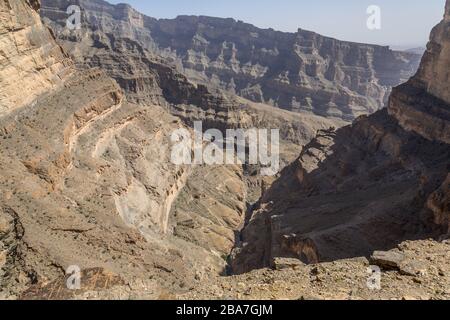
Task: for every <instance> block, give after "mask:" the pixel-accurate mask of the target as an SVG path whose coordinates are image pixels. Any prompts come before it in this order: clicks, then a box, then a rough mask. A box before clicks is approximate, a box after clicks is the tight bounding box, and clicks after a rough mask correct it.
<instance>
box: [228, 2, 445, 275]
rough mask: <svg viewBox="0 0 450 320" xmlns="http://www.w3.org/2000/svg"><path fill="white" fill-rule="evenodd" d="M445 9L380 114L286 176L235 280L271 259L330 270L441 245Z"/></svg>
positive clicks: (246, 246)
mask: <svg viewBox="0 0 450 320" xmlns="http://www.w3.org/2000/svg"><path fill="white" fill-rule="evenodd" d="M449 7H450V1H449V0H447V2H446V14H445V17H444V20H443V21H442V22H441V23H440V24H439V25H438V26H437V27H436V28H435V29H434V30H433V32H432V36H431V41H430V43H429V45H428V49H427V52H426V53H425V56H424V58H423V60H422V63H421V66H420V69H419V72H418V73H417V75H416V76H415V77H413V78H412V79H411V80H410V81H409V82H407V83H406V84H404V85H401V86H399V87H397V88H395V89H394V90H393V93H392V95H391V97H390V102H389V107H388V109H387V110H381V111H379V112H377V113H375V114H373V115H371V116H368V117H362V118H360V119H358V120H357V121H355V122H354V123H353V124H352V125H351V126H348V127H344V128H342V129H339V130H337V131H336V132H335V131H332V130H328V131H322V132H320V133H319V134H318V136H317V137H316V138H315V139H313V140H312V141H311V143H310V144H308V145H307V146H306V147H305V148H304V149H303V151H302V152H301V155H300V157H299V158H298V159H297V160H296V161H295V162H293V163H292V164H291V165H290V166H288V167H286V168H285V169H284V170H283V172H282V174H281V177H280V178H279V179H278V180H277V181H275V183H274V184H273V185H272V187H271V188H270V189H269V191H268V192H267V193H266V194H265V195H264V196H263V197H262V199H261V200H260V204H259V207H258V208H257V210H255V211H254V212H253V215H252V217H251V219H250V221H249V223H248V225H247V226H246V227H245V228H244V230H243V233H242V245H240V246H239V247H238V248H236V249H235V250H234V254H233V261H232V265H233V270H234V272H236V273H242V272H246V271H249V270H251V269H255V268H261V267H264V266H270V265H271V264H273V262H274V259H276V258H277V257H288V258H296V259H299V260H301V261H303V262H304V263H317V262H324V261H335V260H339V259H345V258H352V257H358V256H369V255H370V254H371V253H372V252H373V251H374V250H387V249H392V248H394V247H395V246H396V245H397V244H398V243H400V242H401V241H403V240H412V239H421V238H428V237H437V238H439V237H440V236H442V235H443V234H444V235H445V234H447V235H448V233H449V231H450V229H449V220H450V211H449V192H448V191H449V185H448V183H449V179H448V175H449V167H448V159H450V145H449V141H448V130H449V127H450V124H449V122H448V112H449V110H450V103H449V100H448V97H447V93H448V90H447V87H448V83H449V81H448V80H449V79H448V74H449V66H450V65H449V64H448V63H447V62H448V57H449V53H448V51H447V48H448V46H449V44H450V38H449V37H448V35H449V33H448V30H449V28H450V26H449V23H450V21H449V19H448V16H449V11H448V10H449ZM436 79H438V81H435V80H436Z"/></svg>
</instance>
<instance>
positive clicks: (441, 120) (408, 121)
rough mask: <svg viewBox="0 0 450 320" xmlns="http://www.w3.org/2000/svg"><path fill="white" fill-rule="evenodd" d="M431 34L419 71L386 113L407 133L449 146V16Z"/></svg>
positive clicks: (393, 98) (396, 92)
mask: <svg viewBox="0 0 450 320" xmlns="http://www.w3.org/2000/svg"><path fill="white" fill-rule="evenodd" d="M449 10H450V8H449V5H448V2H447V7H446V12H445V17H444V20H443V21H442V22H441V23H440V24H439V25H437V26H436V27H435V28H434V29H433V31H432V32H431V37H430V38H431V40H430V42H429V43H428V46H427V50H426V52H425V54H424V57H423V59H422V63H421V65H420V68H419V71H418V73H417V74H416V76H415V77H413V78H412V79H411V80H410V81H408V82H407V83H406V84H404V85H402V86H399V87H398V88H396V89H395V90H394V92H393V94H392V96H391V98H390V99H391V100H390V103H389V113H390V114H391V115H393V116H394V117H395V118H396V119H397V120H398V121H399V122H400V125H401V126H402V127H403V128H405V129H406V130H410V131H414V132H416V133H418V134H420V135H422V136H424V137H425V138H427V139H430V140H440V141H442V142H445V143H450V109H449V107H448V104H449V103H450V70H449V67H448V66H449V65H450V13H449Z"/></svg>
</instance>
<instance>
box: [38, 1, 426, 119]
mask: <svg viewBox="0 0 450 320" xmlns="http://www.w3.org/2000/svg"><path fill="white" fill-rule="evenodd" d="M43 3H44V9H43V11H42V13H43V16H44V17H46V18H49V20H51V21H59V25H60V26H63V25H64V24H65V22H64V21H65V20H66V19H67V14H66V13H65V11H66V8H67V6H68V1H61V0H44V1H43ZM70 3H74V4H78V5H79V6H80V7H81V8H82V12H83V24H84V25H90V26H95V29H94V30H95V32H94V34H96V37H95V38H94V39H91V40H89V41H94V42H97V41H98V42H100V43H102V42H104V41H112V39H111V37H106V38H104V37H103V36H102V34H101V32H103V33H105V34H109V35H124V36H125V37H126V38H128V39H130V41H128V42H127V45H131V46H134V44H133V42H137V43H139V44H141V45H142V46H143V48H144V49H146V50H148V51H150V52H152V53H153V54H155V55H158V56H161V57H164V58H165V59H167V60H169V61H171V62H172V64H173V65H175V66H177V67H178V70H179V71H181V72H183V73H184V74H185V75H187V76H188V77H189V78H190V79H191V80H193V81H195V82H198V83H204V84H208V85H209V86H211V87H218V88H221V89H224V90H228V91H229V92H231V93H237V94H238V95H240V96H242V97H244V98H246V99H249V100H252V101H254V102H258V103H265V104H269V105H272V106H276V107H279V108H282V109H287V110H291V111H295V112H313V113H315V114H318V115H322V116H329V117H330V116H331V117H339V118H341V119H344V120H346V121H351V120H353V119H355V118H356V117H357V116H359V115H362V114H368V113H373V112H375V111H376V110H378V109H380V108H381V107H383V106H384V105H385V103H386V101H387V98H388V96H389V93H390V89H391V87H392V86H396V85H398V84H400V83H402V82H403V81H406V80H407V79H408V78H409V77H410V76H411V75H413V73H414V72H415V71H416V69H417V66H418V63H419V60H420V55H417V54H413V53H402V52H395V51H392V50H390V49H389V48H388V47H382V46H374V45H366V44H358V43H351V42H345V41H339V40H336V39H332V38H327V37H323V36H321V35H319V34H316V33H314V32H310V31H306V30H299V31H298V32H297V33H283V32H278V31H274V30H271V29H268V30H263V29H259V28H257V27H254V26H252V25H250V24H246V23H244V22H241V21H235V20H233V19H221V18H211V17H195V16H180V17H178V18H176V19H172V20H170V19H161V20H157V19H154V18H150V17H147V16H145V15H142V14H141V13H139V12H137V11H135V10H134V9H133V8H131V7H130V6H128V5H124V4H120V5H116V6H114V5H110V4H108V3H106V2H104V1H101V0H95V1H84V0H77V1H71V2H70ZM55 29H56V30H57V31H56V33H57V34H58V37H62V38H71V37H69V36H67V34H66V35H64V31H62V30H61V28H59V29H58V28H55ZM77 37H78V39H81V40H85V36H84V35H83V31H80V33H79V35H77ZM71 40H73V37H72V39H71ZM117 46H118V47H123V45H122V44H117ZM106 63H107V62H106ZM139 74H141V75H142V76H141V77H139V78H137V79H136V80H135V81H133V82H129V80H130V79H127V78H124V79H122V81H123V82H129V83H128V84H127V85H128V86H130V87H133V88H135V89H136V90H140V89H141V86H142V85H143V84H145V83H146V82H148V79H146V76H145V75H144V73H139ZM119 83H120V81H119Z"/></svg>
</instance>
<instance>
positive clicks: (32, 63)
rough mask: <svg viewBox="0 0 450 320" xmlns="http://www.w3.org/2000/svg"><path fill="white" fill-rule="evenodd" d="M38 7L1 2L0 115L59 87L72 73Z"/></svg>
mask: <svg viewBox="0 0 450 320" xmlns="http://www.w3.org/2000/svg"><path fill="white" fill-rule="evenodd" d="M38 8H39V2H38V1H21V0H2V1H0V52H1V56H0V74H1V77H0V115H3V114H6V113H8V112H10V111H11V110H14V109H16V108H19V107H21V106H23V105H26V104H28V103H31V102H33V100H34V99H35V98H36V97H38V96H40V95H42V94H43V93H45V92H46V91H49V90H51V89H54V88H56V87H58V86H60V85H61V84H62V82H63V80H64V79H65V78H66V77H67V76H68V74H69V73H70V72H71V68H70V65H71V61H70V59H68V58H67V56H66V55H65V53H64V52H63V51H62V49H61V48H60V47H59V45H57V44H56V43H55V42H54V38H53V36H52V35H51V34H50V33H49V32H48V30H47V28H46V27H45V26H43V25H42V24H41V21H40V17H39V14H38V12H37V11H36V10H37V9H38ZM18 83H20V86H18V85H17V84H18Z"/></svg>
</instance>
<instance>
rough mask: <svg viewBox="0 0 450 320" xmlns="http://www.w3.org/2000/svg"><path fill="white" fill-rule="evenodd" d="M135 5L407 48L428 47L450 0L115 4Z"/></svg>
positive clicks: (151, 12)
mask: <svg viewBox="0 0 450 320" xmlns="http://www.w3.org/2000/svg"><path fill="white" fill-rule="evenodd" d="M109 2H111V3H115V4H117V3H124V2H125V3H129V4H130V5H132V6H133V7H134V8H136V9H137V10H139V11H140V12H142V13H144V14H146V15H148V16H151V17H155V18H175V17H176V16H177V15H206V16H214V17H224V18H234V19H236V20H242V21H245V22H248V23H251V24H254V25H256V26H257V27H261V28H273V29H276V30H280V31H289V32H296V31H297V29H298V28H302V29H306V30H311V31H315V32H317V33H320V34H322V35H325V36H330V37H334V38H338V39H341V40H348V41H355V42H363V43H374V44H381V45H391V46H393V47H394V48H398V49H406V48H414V47H423V46H425V45H426V43H427V41H428V37H429V33H430V30H431V28H432V27H433V26H434V25H436V24H437V23H438V22H439V21H440V20H441V19H442V14H443V12H444V6H445V0H395V1H392V0H339V1H336V0H315V1H314V0H310V1H306V0H213V1H211V0H164V1H162V0H121V1H118V0H110V1H109ZM370 5H377V6H379V7H380V8H381V18H382V20H381V30H373V31H371V30H369V29H368V28H367V27H366V21H367V18H368V14H367V13H366V10H367V8H368V7H369V6H370Z"/></svg>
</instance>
